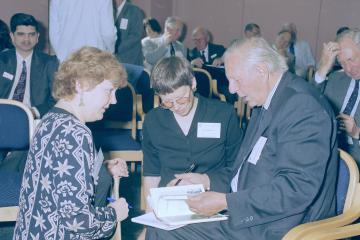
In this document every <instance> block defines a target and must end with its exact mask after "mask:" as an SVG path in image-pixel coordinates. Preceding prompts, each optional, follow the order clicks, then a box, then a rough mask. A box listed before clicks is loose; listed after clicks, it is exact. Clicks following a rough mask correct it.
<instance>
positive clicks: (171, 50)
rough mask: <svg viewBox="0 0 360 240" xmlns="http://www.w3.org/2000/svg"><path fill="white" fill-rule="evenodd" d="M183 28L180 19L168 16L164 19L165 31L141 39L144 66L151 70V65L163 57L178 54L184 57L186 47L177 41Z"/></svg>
mask: <svg viewBox="0 0 360 240" xmlns="http://www.w3.org/2000/svg"><path fill="white" fill-rule="evenodd" d="M182 29H183V23H182V21H181V20H180V19H179V18H177V17H168V18H166V20H165V31H164V33H163V35H161V36H160V37H158V38H151V39H147V40H146V41H143V49H142V50H143V54H144V57H145V62H146V64H145V65H146V66H147V67H148V68H149V69H148V70H149V71H151V69H152V67H153V66H154V65H155V64H156V63H157V62H158V61H159V60H160V59H162V58H163V57H169V56H174V55H175V56H178V57H184V58H186V49H185V47H184V45H183V44H182V43H181V42H180V41H178V39H179V38H180V36H181V33H182Z"/></svg>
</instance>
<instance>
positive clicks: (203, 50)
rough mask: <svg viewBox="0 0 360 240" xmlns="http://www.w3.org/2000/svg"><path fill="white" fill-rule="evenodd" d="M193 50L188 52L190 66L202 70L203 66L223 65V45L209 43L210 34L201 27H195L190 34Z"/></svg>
mask: <svg viewBox="0 0 360 240" xmlns="http://www.w3.org/2000/svg"><path fill="white" fill-rule="evenodd" d="M192 40H193V42H194V45H195V48H193V49H192V50H191V51H189V54H188V60H189V61H190V62H191V65H193V66H196V67H198V68H202V66H203V64H207V65H213V66H220V65H221V64H223V61H222V55H223V54H224V52H225V48H224V46H223V45H218V44H214V43H211V42H210V33H209V31H208V30H207V29H205V28H203V27H197V28H195V29H194V31H193V32H192Z"/></svg>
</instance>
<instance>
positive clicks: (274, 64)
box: [224, 37, 288, 73]
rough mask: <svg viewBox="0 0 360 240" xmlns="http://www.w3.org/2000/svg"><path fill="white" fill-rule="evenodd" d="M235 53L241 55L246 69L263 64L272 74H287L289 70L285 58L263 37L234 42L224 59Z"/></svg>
mask: <svg viewBox="0 0 360 240" xmlns="http://www.w3.org/2000/svg"><path fill="white" fill-rule="evenodd" d="M235 52H239V53H240V54H241V57H242V59H243V61H244V67H245V69H251V68H252V67H254V66H255V65H257V64H259V63H263V64H266V65H267V67H268V70H269V72H270V73H273V72H285V71H287V70H288V65H287V64H286V60H285V58H284V57H283V56H281V55H280V54H279V53H278V52H277V51H276V50H274V49H273V48H272V47H271V46H270V44H269V43H268V42H267V41H266V40H265V39H263V38H261V37H253V38H250V39H248V38H241V39H236V40H234V41H233V42H232V43H231V44H230V46H229V48H228V49H227V50H226V52H225V54H224V59H226V58H227V57H228V56H229V55H230V54H232V53H235Z"/></svg>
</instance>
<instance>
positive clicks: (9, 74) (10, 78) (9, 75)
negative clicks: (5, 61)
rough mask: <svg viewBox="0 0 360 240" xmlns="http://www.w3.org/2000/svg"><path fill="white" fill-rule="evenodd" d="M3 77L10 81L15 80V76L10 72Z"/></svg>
mask: <svg viewBox="0 0 360 240" xmlns="http://www.w3.org/2000/svg"><path fill="white" fill-rule="evenodd" d="M2 76H3V77H4V78H7V79H9V80H13V78H14V75H12V74H11V73H8V72H4V73H3V75H2Z"/></svg>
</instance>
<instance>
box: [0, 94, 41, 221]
mask: <svg viewBox="0 0 360 240" xmlns="http://www.w3.org/2000/svg"><path fill="white" fill-rule="evenodd" d="M33 132H34V117H33V114H32V113H31V111H30V109H29V108H28V107H27V106H26V105H24V104H23V103H21V102H18V101H14V100H8V99H0V150H5V151H13V150H27V149H29V145H30V142H31V137H32V134H33ZM21 179H22V174H21V173H18V172H12V171H5V170H0V192H1V194H0V222H8V221H16V217H17V213H18V211H19V208H18V204H19V195H20V187H21Z"/></svg>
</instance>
